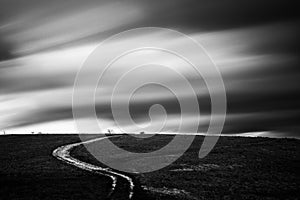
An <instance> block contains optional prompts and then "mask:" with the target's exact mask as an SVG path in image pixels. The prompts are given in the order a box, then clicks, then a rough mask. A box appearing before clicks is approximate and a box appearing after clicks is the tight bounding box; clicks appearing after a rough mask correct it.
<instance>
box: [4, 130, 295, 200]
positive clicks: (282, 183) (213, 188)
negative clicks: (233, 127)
mask: <svg viewBox="0 0 300 200" xmlns="http://www.w3.org/2000/svg"><path fill="white" fill-rule="evenodd" d="M91 137H95V136H91ZM171 139H172V136H166V135H161V136H155V137H153V138H150V139H145V140H141V139H135V138H133V137H130V136H121V137H120V138H111V140H112V141H113V142H114V143H115V144H117V145H119V146H120V147H122V148H124V149H127V150H130V151H134V152H149V151H152V150H155V149H158V148H160V147H162V146H163V145H165V144H167V143H168V142H169V141H170V140H171ZM202 140H203V137H201V136H198V137H197V138H196V140H195V141H194V143H193V144H192V146H191V148H190V149H189V150H188V151H187V152H186V153H185V154H184V156H183V157H182V158H180V159H179V160H178V161H176V162H175V163H173V164H172V165H170V166H169V167H167V168H164V169H162V170H159V171H156V172H151V173H147V174H141V175H131V176H132V177H133V178H134V179H135V182H136V184H137V185H139V186H141V188H143V191H142V192H140V193H139V195H140V196H139V197H137V199H144V198H143V197H142V196H144V197H145V199H146V197H147V199H299V197H300V192H299V191H300V179H299V177H300V176H299V167H300V159H299V158H300V157H299V150H300V149H299V148H300V141H299V140H295V139H268V138H243V137H221V138H220V139H219V141H218V143H217V145H216V147H215V149H214V150H213V151H212V152H211V153H210V154H209V155H208V156H207V157H205V158H204V159H201V160H199V159H198V158H197V154H198V150H199V148H200V145H201V143H202ZM78 141H80V140H79V138H78V136H76V135H35V136H3V137H0V145H1V147H0V158H1V162H0V181H1V182H0V184H1V187H0V199H55V200H56V199H103V198H104V197H105V196H106V195H107V193H108V191H109V187H110V186H111V180H110V179H108V178H106V177H103V176H100V175H95V174H92V173H90V172H85V171H82V170H80V169H77V168H76V167H73V166H70V165H67V164H65V163H63V162H61V161H59V160H57V159H55V158H54V157H52V151H53V150H54V149H55V148H56V147H58V146H61V145H64V144H69V143H74V142H78ZM90 145H101V141H99V142H96V143H94V144H90ZM172 153H174V152H170V154H172ZM71 155H72V156H74V157H76V158H78V159H80V160H83V161H86V162H89V163H93V164H97V165H102V164H101V163H99V162H98V161H97V160H95V159H94V158H93V157H92V156H91V155H90V154H89V153H88V151H87V150H86V149H85V148H84V147H83V146H80V147H77V148H76V149H74V150H73V151H72V152H71ZM166 157H167V156H166ZM111 159H116V157H115V155H112V156H111ZM116 161H117V162H128V160H127V158H126V156H124V158H118V159H116ZM130 162H142V160H138V161H134V160H131V161H130ZM141 195H142V196H141Z"/></svg>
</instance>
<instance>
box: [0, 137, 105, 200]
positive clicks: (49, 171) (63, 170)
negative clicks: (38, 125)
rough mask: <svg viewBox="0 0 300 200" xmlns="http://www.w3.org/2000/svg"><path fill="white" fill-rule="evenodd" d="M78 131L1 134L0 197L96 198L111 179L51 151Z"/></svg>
mask: <svg viewBox="0 0 300 200" xmlns="http://www.w3.org/2000/svg"><path fill="white" fill-rule="evenodd" d="M78 141H80V140H79V138H78V136H77V135H33V136H31V135H26V136H21V135H19V136H8V135H7V136H1V137H0V146H1V147H0V159H1V162H0V185H1V187H0V199H1V200H2V199H3V200H5V199H7V200H16V199H18V200H19V199H26V200H27V199H30V200H34V199H37V200H40V199H51V200H52V199H55V200H56V199H57V200H60V199H65V200H68V199H98V198H99V197H100V198H101V197H102V198H103V197H105V196H106V195H107V193H108V192H109V187H110V185H111V180H110V179H108V178H106V177H103V176H95V175H94V174H92V173H89V172H85V171H82V170H80V169H77V168H76V167H73V166H70V165H67V164H64V163H63V162H61V161H59V160H57V159H56V158H54V157H53V156H52V151H53V150H54V149H55V148H57V147H59V146H61V145H64V144H69V143H74V142H78Z"/></svg>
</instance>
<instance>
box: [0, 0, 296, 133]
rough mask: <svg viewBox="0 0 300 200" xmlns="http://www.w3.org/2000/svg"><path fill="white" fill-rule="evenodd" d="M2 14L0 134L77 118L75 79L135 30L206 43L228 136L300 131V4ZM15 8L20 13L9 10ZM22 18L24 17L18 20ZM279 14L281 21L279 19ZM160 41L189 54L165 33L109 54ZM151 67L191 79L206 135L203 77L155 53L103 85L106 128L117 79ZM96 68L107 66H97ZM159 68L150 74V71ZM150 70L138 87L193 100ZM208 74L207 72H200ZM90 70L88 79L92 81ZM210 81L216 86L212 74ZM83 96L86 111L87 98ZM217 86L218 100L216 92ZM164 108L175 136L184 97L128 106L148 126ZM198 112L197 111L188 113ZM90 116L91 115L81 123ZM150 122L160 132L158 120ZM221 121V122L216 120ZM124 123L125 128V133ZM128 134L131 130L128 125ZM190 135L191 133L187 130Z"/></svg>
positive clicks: (144, 99) (31, 7)
mask: <svg viewBox="0 0 300 200" xmlns="http://www.w3.org/2000/svg"><path fill="white" fill-rule="evenodd" d="M6 4H7V6H5V7H3V6H1V8H0V13H1V15H2V16H3V17H2V18H1V20H0V23H1V26H0V27H1V28H0V47H1V50H0V127H2V128H12V129H13V128H15V127H24V126H28V127H31V126H33V125H36V124H41V123H47V122H57V121H63V120H71V119H72V117H73V116H72V90H73V83H74V80H75V76H76V73H77V71H78V70H79V69H80V67H81V65H82V63H83V62H84V60H85V59H86V58H87V56H88V55H89V54H90V52H91V51H92V50H93V49H94V48H95V47H96V45H97V44H98V43H99V42H101V41H102V40H103V39H105V38H106V37H107V36H109V35H112V34H113V33H117V32H120V31H123V30H126V29H129V28H133V27H138V26H163V27H169V28H175V29H176V30H180V31H182V32H184V33H187V34H189V36H190V37H192V38H193V39H195V40H197V41H198V42H200V43H201V44H202V45H203V46H204V47H205V49H206V50H207V52H208V53H209V55H210V56H211V57H212V58H213V60H214V62H215V63H216V64H217V66H218V69H219V70H220V72H221V73H222V76H223V78H224V83H225V87H226V89H227V100H228V116H227V119H226V124H225V127H224V132H226V133H232V132H244V131H260V130H284V131H292V130H291V129H292V128H289V127H293V129H295V130H299V125H298V124H297V123H298V119H299V113H300V106H299V103H298V102H299V100H300V99H299V98H300V96H299V95H298V94H299V91H300V86H299V84H297V83H298V80H299V78H300V71H299V67H298V65H299V58H298V57H297V49H298V43H299V39H298V33H299V30H298V28H296V27H297V26H296V24H297V23H298V21H299V18H298V16H296V12H295V8H296V6H294V5H292V4H291V3H288V2H283V3H279V1H274V2H272V4H270V3H265V2H261V1H249V2H239V1H233V0H228V1H222V2H216V1H177V0H176V1H164V2H153V1H130V3H124V2H123V1H122V2H121V1H104V2H100V3H99V1H91V2H88V3H87V2H82V1H78V0H75V1H74V2H73V3H72V5H70V4H69V2H67V3H65V2H64V3H63V2H61V1H53V2H48V1H47V2H45V1H33V0H30V1H27V2H26V3H24V2H20V3H17V4H16V3H13V1H12V2H11V1H9V2H6ZM13 10H15V11H14V12H12V11H13ZM17 11H18V12H17ZM278 13H280V14H278ZM144 38H146V39H148V40H151V39H153V38H159V40H160V42H161V43H163V44H166V45H169V46H170V47H171V46H176V47H177V48H180V49H182V50H185V51H186V52H188V53H189V55H190V56H193V57H197V56H199V55H198V54H197V52H194V51H191V50H190V49H187V48H186V44H185V43H184V42H183V40H180V39H178V38H170V37H167V36H165V35H163V34H161V33H159V32H158V33H149V34H144V35H136V36H134V37H131V38H123V39H122V40H119V41H117V42H116V43H113V44H110V45H107V46H106V49H107V51H106V52H105V53H106V54H107V55H113V54H114V52H115V50H116V48H117V47H118V45H121V44H123V45H126V44H130V43H131V42H137V41H140V40H142V39H144ZM147 60H155V61H157V62H160V63H163V64H165V65H169V66H171V69H176V70H178V71H179V72H180V73H181V74H183V75H184V76H186V77H187V79H188V81H189V82H190V83H191V85H192V86H193V88H194V89H195V90H196V92H197V99H198V101H199V105H200V110H201V113H202V118H201V120H200V121H199V122H198V121H197V120H196V118H197V116H193V115H192V114H190V115H189V122H190V123H191V124H193V123H200V125H199V131H201V132H202V131H205V130H206V129H207V125H208V122H209V121H208V119H209V115H210V99H209V94H208V92H207V88H206V87H205V84H204V82H203V79H201V78H199V77H198V76H197V75H196V74H195V73H193V72H192V71H191V70H190V68H189V66H188V65H187V64H186V63H184V62H182V61H180V59H178V58H174V57H173V56H171V55H166V54H162V53H161V52H160V53H157V52H154V51H143V52H137V53H132V54H130V55H128V56H126V57H125V58H124V59H120V60H119V61H118V62H117V63H116V65H115V67H112V69H111V70H110V71H108V72H107V74H106V76H105V77H104V79H103V80H104V82H103V84H101V85H100V88H99V90H98V91H97V94H96V110H97V114H98V116H99V118H100V120H104V121H105V122H107V121H110V123H108V124H107V125H108V126H110V127H113V126H115V125H116V124H114V122H113V116H112V112H111V106H110V97H111V96H110V93H111V91H112V89H113V86H114V85H113V83H114V80H116V79H117V78H118V77H119V76H120V75H122V74H123V73H124V72H126V71H128V70H129V69H132V65H133V64H134V63H136V62H138V61H139V62H145V61H147ZM100 67H103V66H101V65H100ZM153 69H154V68H153ZM153 69H152V68H151V67H149V68H147V69H145V70H143V71H142V72H137V75H136V79H145V78H149V79H150V78H152V79H153V80H157V81H158V80H160V81H162V80H163V81H165V82H166V83H169V84H171V85H172V86H174V87H176V88H178V89H179V90H180V94H178V95H180V96H182V97H183V98H184V99H185V100H186V101H189V100H190V99H191V98H193V96H192V94H190V93H188V90H186V89H185V88H184V86H183V85H182V84H181V82H179V81H178V79H176V78H175V77H174V76H173V74H171V73H167V71H164V70H160V71H159V73H158V72H157V71H155V70H153ZM202 70H203V71H205V72H209V69H208V68H205V67H203V68H202ZM94 73H96V71H95V70H94V69H91V70H90V71H88V72H87V74H85V76H86V79H87V80H88V79H89V77H91V75H92V74H94ZM207 75H208V76H209V78H214V77H213V75H212V74H209V73H207ZM129 85H130V82H128V83H127V84H123V85H121V87H120V93H119V94H118V96H117V101H118V104H119V106H126V102H125V97H126V89H127V87H128V86H129ZM90 87H92V86H91V85H88V84H87V85H83V86H82V87H81V88H78V90H80V94H82V95H81V98H82V100H83V101H82V105H80V106H81V108H80V109H85V108H86V107H87V106H88V105H86V103H85V102H86V101H85V100H86V99H85V98H87V97H86V90H87V89H89V88H90ZM219 89H220V88H218V86H214V92H216V93H217V92H219ZM154 104H162V105H163V106H164V107H165V110H166V112H167V114H168V116H169V118H168V124H167V126H166V130H177V128H176V127H177V126H178V123H179V121H180V108H179V103H178V99H176V97H174V96H173V95H172V93H170V92H169V91H166V90H165V89H164V88H161V87H154V86H151V87H144V88H142V89H141V90H139V91H137V92H136V94H135V95H134V96H133V101H132V102H131V104H130V111H131V116H132V118H133V120H134V121H135V122H137V123H140V124H147V123H148V122H149V120H150V118H149V112H148V111H149V109H150V107H151V106H152V105H154ZM191 113H192V112H191ZM83 117H86V118H89V117H90V116H83ZM155 117H157V118H156V119H155V118H154V121H153V123H154V124H155V125H157V126H158V125H159V123H160V121H161V120H162V116H161V115H157V116H155ZM216 117H219V116H216ZM127 122H128V121H127V119H124V120H122V121H121V125H122V126H123V127H128V123H127ZM128 128H129V129H130V128H131V127H128ZM186 131H187V132H188V131H189V129H187V130H186Z"/></svg>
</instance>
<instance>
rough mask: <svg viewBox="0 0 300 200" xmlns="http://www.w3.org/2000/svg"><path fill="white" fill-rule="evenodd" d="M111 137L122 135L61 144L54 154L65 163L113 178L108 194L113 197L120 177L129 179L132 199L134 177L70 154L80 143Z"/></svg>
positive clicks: (129, 196) (130, 197) (129, 194)
mask: <svg viewBox="0 0 300 200" xmlns="http://www.w3.org/2000/svg"><path fill="white" fill-rule="evenodd" d="M110 137H120V136H109V137H101V138H96V139H92V140H88V141H84V142H78V143H74V144H68V145H64V146H61V147H58V148H57V149H55V150H54V151H53V152H52V155H53V156H54V157H55V158H57V159H59V160H61V161H63V162H65V163H68V164H70V165H73V166H76V167H78V168H80V169H83V170H87V171H90V172H94V173H96V174H100V175H103V176H107V177H109V178H111V179H112V186H111V190H110V192H109V194H108V197H111V196H112V194H113V193H114V192H115V189H116V186H117V184H118V178H123V179H125V180H127V181H128V183H129V186H130V187H129V191H128V199H132V196H133V189H134V183H133V180H132V178H130V177H129V176H126V175H124V174H121V173H118V172H115V171H113V170H112V169H110V168H102V167H99V166H96V165H92V164H89V163H86V162H83V161H80V160H78V159H76V158H74V157H72V156H71V155H70V151H71V150H72V149H73V148H75V147H77V146H79V145H83V144H89V143H92V142H97V141H100V140H105V139H107V138H110Z"/></svg>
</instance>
